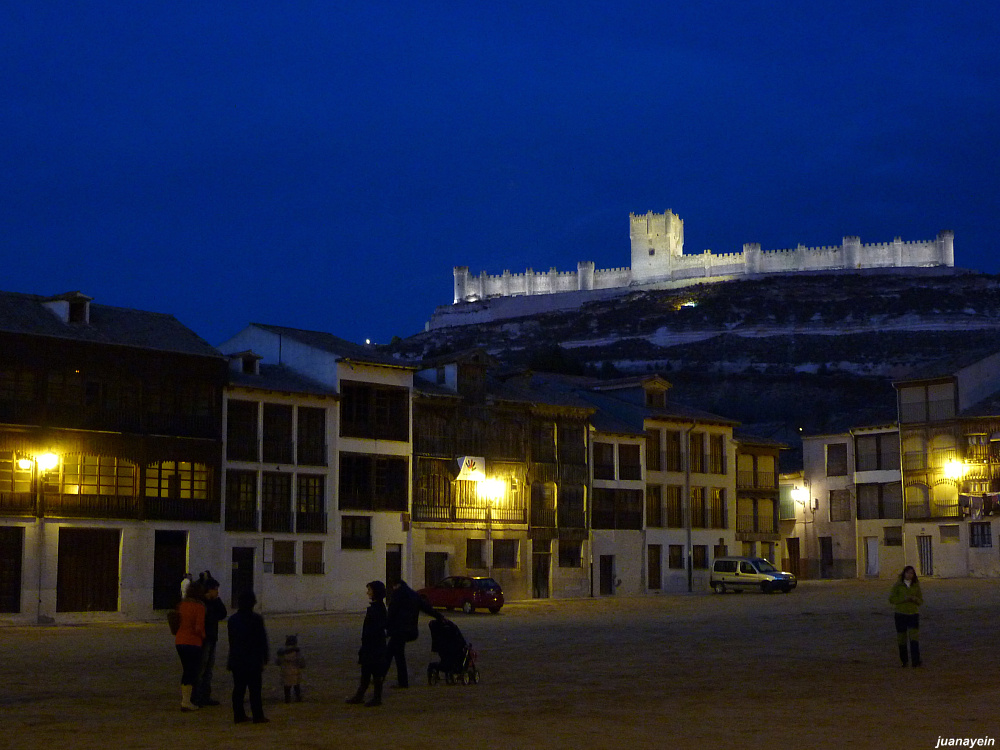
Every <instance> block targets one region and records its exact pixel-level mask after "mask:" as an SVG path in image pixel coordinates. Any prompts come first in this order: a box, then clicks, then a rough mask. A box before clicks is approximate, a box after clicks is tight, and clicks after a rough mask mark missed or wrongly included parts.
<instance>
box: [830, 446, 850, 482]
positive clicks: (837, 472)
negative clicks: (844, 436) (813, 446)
mask: <svg viewBox="0 0 1000 750" xmlns="http://www.w3.org/2000/svg"><path fill="white" fill-rule="evenodd" d="M826 475H827V476H828V477H845V476H847V443H830V444H829V445H827V446H826Z"/></svg>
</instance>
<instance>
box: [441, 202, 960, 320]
mask: <svg viewBox="0 0 1000 750" xmlns="http://www.w3.org/2000/svg"><path fill="white" fill-rule="evenodd" d="M629 235H630V237H631V241H632V265H631V267H630V268H606V269H604V268H602V269H595V268H594V264H593V262H590V261H581V262H580V263H578V264H577V269H576V271H565V272H564V271H557V270H556V269H555V268H551V269H549V270H548V271H540V272H536V271H534V270H533V269H530V268H529V269H528V270H527V271H525V272H524V273H515V274H512V273H511V272H510V271H504V272H503V273H502V274H500V275H497V276H491V275H489V274H487V273H486V272H485V271H484V272H482V273H480V274H479V275H478V276H473V275H472V274H471V273H469V268H468V266H455V268H454V275H455V299H454V302H455V303H458V302H474V301H477V300H484V299H490V298H496V297H516V296H522V295H535V294H557V293H559V292H574V291H583V290H594V289H616V288H620V287H641V286H645V285H648V284H658V283H662V282H672V281H682V280H692V281H694V280H698V281H721V280H723V279H728V278H733V277H740V276H753V275H756V274H768V273H789V272H795V271H843V270H853V269H859V268H921V267H932V266H954V265H955V245H954V239H955V238H954V234H953V233H952V232H950V231H944V232H939V233H938V236H937V237H936V238H935V239H933V240H927V241H922V242H903V241H902V240H901V239H900V238H898V237H897V238H896V239H894V240H893V241H892V242H883V243H876V244H871V245H862V244H861V239H860V238H858V237H844V240H843V242H842V243H841V244H840V245H834V246H830V247H803V246H802V245H799V246H798V247H796V248H794V249H789V250H761V249H760V244H759V243H747V244H745V245H743V252H740V253H723V254H721V255H720V254H716V253H713V252H712V251H711V250H705V251H704V252H703V253H699V254H690V255H685V254H684V222H683V220H682V219H681V218H680V217H679V216H677V214H675V213H674V212H673V211H667V212H666V213H663V214H656V213H653V212H649V213H646V214H643V215H637V214H629Z"/></svg>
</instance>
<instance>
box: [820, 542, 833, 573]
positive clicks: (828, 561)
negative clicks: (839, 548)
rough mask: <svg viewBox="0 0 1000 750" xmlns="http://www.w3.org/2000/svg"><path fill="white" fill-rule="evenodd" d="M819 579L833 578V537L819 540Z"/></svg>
mask: <svg viewBox="0 0 1000 750" xmlns="http://www.w3.org/2000/svg"><path fill="white" fill-rule="evenodd" d="M819 577H820V578H832V577H833V537H832V536H821V537H820V538H819Z"/></svg>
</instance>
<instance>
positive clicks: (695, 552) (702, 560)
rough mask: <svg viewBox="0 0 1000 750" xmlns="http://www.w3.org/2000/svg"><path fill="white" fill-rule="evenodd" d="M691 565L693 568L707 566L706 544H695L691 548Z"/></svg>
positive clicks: (700, 568)
mask: <svg viewBox="0 0 1000 750" xmlns="http://www.w3.org/2000/svg"><path fill="white" fill-rule="evenodd" d="M691 567H693V568H694V569H695V570H705V569H706V568H708V545H707V544H696V545H694V546H693V547H692V548H691Z"/></svg>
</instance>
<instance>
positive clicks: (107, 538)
mask: <svg viewBox="0 0 1000 750" xmlns="http://www.w3.org/2000/svg"><path fill="white" fill-rule="evenodd" d="M121 536H122V534H121V531H120V530H119V529H73V528H61V529H59V564H58V573H57V576H56V612H117V611H118V586H119V579H118V560H119V550H120V549H121ZM177 580H178V582H179V581H180V578H179V577H178V579H177Z"/></svg>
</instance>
